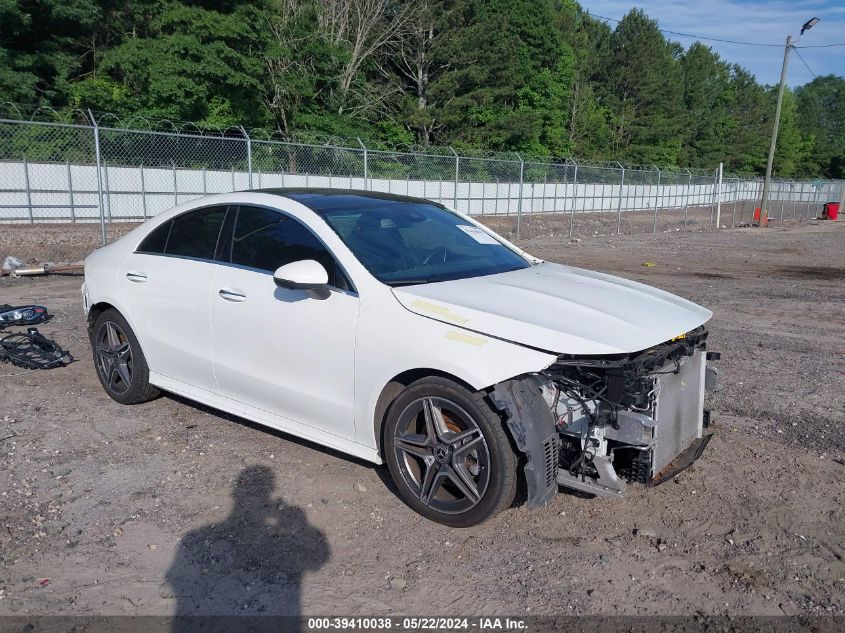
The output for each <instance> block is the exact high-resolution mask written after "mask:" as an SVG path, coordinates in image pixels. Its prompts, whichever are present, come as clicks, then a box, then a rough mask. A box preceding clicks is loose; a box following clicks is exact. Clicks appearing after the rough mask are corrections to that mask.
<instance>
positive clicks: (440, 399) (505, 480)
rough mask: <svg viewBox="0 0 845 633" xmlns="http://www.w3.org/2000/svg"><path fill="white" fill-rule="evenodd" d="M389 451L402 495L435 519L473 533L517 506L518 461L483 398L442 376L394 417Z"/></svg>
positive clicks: (396, 406)
mask: <svg viewBox="0 0 845 633" xmlns="http://www.w3.org/2000/svg"><path fill="white" fill-rule="evenodd" d="M383 444H384V456H385V460H386V461H387V466H388V469H389V470H390V475H391V477H392V479H393V481H394V483H395V484H396V487H397V489H398V490H399V494H400V495H401V496H402V499H403V500H404V501H405V502H406V503H407V504H408V505H409V506H410V507H411V508H413V509H414V510H416V511H417V512H418V513H420V514H421V515H423V516H424V517H426V518H427V519H431V520H432V521H436V522H437V523H442V524H443V525H448V526H450V527H470V526H473V525H477V524H479V523H482V522H484V521H486V520H488V519H490V518H492V517H494V516H495V515H497V514H498V513H499V512H501V511H502V510H504V509H505V508H507V507H509V506H510V505H511V504H512V503H513V500H514V496H515V494H516V483H517V476H516V471H517V459H516V455H515V454H514V451H513V449H512V448H511V444H510V442H509V440H508V437H507V435H506V434H505V430H504V428H503V426H502V422H501V420H500V419H499V417H498V416H497V415H496V414H495V413H494V412H493V410H492V409H491V408H490V406H489V405H488V404H487V402H486V401H485V399H484V395H483V394H481V393H478V392H476V393H472V392H470V391H468V390H466V389H465V388H464V387H462V386H461V385H458V384H457V383H455V382H452V381H451V380H447V379H445V378H440V377H432V378H424V379H422V380H419V381H417V382H415V383H413V384H411V385H410V386H409V387H408V388H406V389H405V390H404V391H403V392H402V393H401V394H400V395H399V397H398V398H397V399H396V400H395V401H394V402H393V403H392V404H391V406H390V409H389V410H388V412H387V418H386V420H385V427H384V442H383Z"/></svg>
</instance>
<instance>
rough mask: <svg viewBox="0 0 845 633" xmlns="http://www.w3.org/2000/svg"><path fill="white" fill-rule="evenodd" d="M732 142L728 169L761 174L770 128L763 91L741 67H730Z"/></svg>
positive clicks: (766, 100) (767, 108) (728, 157)
mask: <svg viewBox="0 0 845 633" xmlns="http://www.w3.org/2000/svg"><path fill="white" fill-rule="evenodd" d="M731 91H732V93H733V94H732V98H731V108H730V113H731V119H732V121H731V125H732V132H731V144H730V146H729V147H728V149H727V151H726V153H725V158H726V167H727V168H728V169H729V170H731V171H738V172H743V173H748V172H751V173H757V174H762V173H763V171H764V170H765V168H766V153H767V151H768V147H769V138H770V136H771V133H772V129H771V127H770V126H769V122H768V116H769V99H768V97H767V95H766V90H765V88H763V87H762V86H761V85H760V84H758V83H757V81H756V80H755V79H754V76H753V75H752V74H751V73H749V72H748V71H747V70H745V69H744V68H741V67H740V66H736V65H734V66H733V67H732V68H731Z"/></svg>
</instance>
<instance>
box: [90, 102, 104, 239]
mask: <svg viewBox="0 0 845 633" xmlns="http://www.w3.org/2000/svg"><path fill="white" fill-rule="evenodd" d="M88 117H89V118H90V119H91V125H92V126H93V129H94V157H95V159H96V163H97V201H98V204H99V207H100V238H101V239H102V240H103V246H105V245H106V210H105V207H104V206H103V181H102V173H100V166H101V165H102V162H101V161H100V126H99V125H97V119H95V118H94V114H93V113H92V112H91V109H90V108H89V109H88Z"/></svg>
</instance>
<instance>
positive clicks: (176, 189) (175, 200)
mask: <svg viewBox="0 0 845 633" xmlns="http://www.w3.org/2000/svg"><path fill="white" fill-rule="evenodd" d="M170 164H171V165H173V204H174V205H178V204H179V186H178V184H177V183H176V161H175V160H172V161H170ZM234 189H235V168H234V167H232V190H234Z"/></svg>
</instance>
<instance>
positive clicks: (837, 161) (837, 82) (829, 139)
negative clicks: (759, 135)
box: [795, 75, 845, 178]
mask: <svg viewBox="0 0 845 633" xmlns="http://www.w3.org/2000/svg"><path fill="white" fill-rule="evenodd" d="M795 96H796V99H797V101H798V104H797V105H798V112H797V115H798V116H797V122H798V127H799V128H800V130H801V132H802V133H803V134H804V135H805V137H806V138H808V139H811V145H810V147H809V148H808V156H807V158H806V160H805V162H804V165H805V170H806V171H807V172H808V173H811V174H813V175H817V176H823V177H825V178H845V77H837V76H835V75H825V76H824V77H816V78H815V79H813V81H811V82H810V83H808V84H807V85H805V86H801V87H800V88H798V89H797V90H796V91H795Z"/></svg>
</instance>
